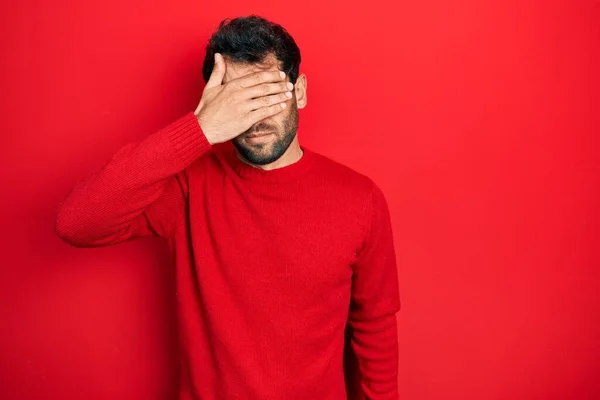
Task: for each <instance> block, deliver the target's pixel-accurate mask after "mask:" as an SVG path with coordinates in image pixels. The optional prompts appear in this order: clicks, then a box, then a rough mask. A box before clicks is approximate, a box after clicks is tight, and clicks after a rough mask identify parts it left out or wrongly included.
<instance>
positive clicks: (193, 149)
mask: <svg viewBox="0 0 600 400" xmlns="http://www.w3.org/2000/svg"><path fill="white" fill-rule="evenodd" d="M165 130H166V131H167V136H168V137H169V139H170V140H171V143H172V144H173V148H174V149H175V153H176V154H177V155H178V156H179V158H180V159H181V161H182V162H183V164H184V165H185V166H188V165H189V164H191V163H192V162H193V161H194V160H195V159H197V158H198V157H200V156H201V155H203V154H204V153H206V152H207V151H209V150H210V149H211V147H212V145H211V144H210V142H209V141H208V139H207V138H206V135H205V134H204V132H202V128H200V124H199V123H198V120H197V119H196V116H195V115H194V113H193V112H190V113H188V114H186V115H184V116H183V117H181V118H180V119H178V120H177V121H175V122H173V123H172V124H171V125H169V126H167V127H166V128H165Z"/></svg>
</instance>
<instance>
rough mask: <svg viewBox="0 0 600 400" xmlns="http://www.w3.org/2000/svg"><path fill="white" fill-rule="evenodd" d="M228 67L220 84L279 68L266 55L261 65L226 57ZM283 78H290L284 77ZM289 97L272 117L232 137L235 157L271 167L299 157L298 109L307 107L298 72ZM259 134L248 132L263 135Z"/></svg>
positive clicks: (303, 81) (258, 165)
mask: <svg viewBox="0 0 600 400" xmlns="http://www.w3.org/2000/svg"><path fill="white" fill-rule="evenodd" d="M225 64H226V66H227V69H226V72H225V77H224V79H223V83H227V82H229V81H231V80H234V79H237V78H240V77H242V76H246V75H249V74H252V73H254V72H259V71H278V70H279V66H280V63H279V62H278V60H277V59H276V58H275V56H274V55H269V56H268V57H266V58H265V60H264V61H263V63H261V64H239V63H234V62H232V61H231V60H228V59H227V57H225ZM285 80H286V81H289V78H288V77H286V79H285ZM292 94H293V96H292V98H291V99H289V100H288V101H286V103H287V108H286V109H285V110H284V111H282V112H280V113H279V114H276V115H274V116H271V117H268V118H265V119H263V120H261V121H258V122H257V123H255V124H254V125H252V127H250V128H249V129H248V130H246V131H245V132H244V133H242V134H241V135H239V136H237V137H235V138H233V139H232V142H233V144H234V146H235V148H236V150H237V153H238V157H239V158H240V160H242V161H243V162H245V163H247V164H250V165H252V166H255V167H257V168H262V169H264V170H270V169H275V168H281V167H285V166H287V165H290V164H293V163H294V162H296V161H298V160H299V159H300V158H301V157H302V149H301V148H300V144H299V141H298V135H297V134H296V133H297V129H298V109H302V108H304V107H305V106H306V76H305V75H304V74H300V75H299V77H298V79H297V80H296V84H295V85H294V89H293V91H292ZM265 132H269V134H267V135H263V136H260V137H255V138H252V137H249V135H253V134H254V135H256V134H257V133H258V134H262V133H265Z"/></svg>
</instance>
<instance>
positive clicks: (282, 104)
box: [279, 103, 287, 108]
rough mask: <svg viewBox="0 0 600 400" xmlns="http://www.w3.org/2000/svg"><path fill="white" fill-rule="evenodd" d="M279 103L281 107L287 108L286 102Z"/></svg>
mask: <svg viewBox="0 0 600 400" xmlns="http://www.w3.org/2000/svg"><path fill="white" fill-rule="evenodd" d="M279 104H281V108H286V107H287V104H285V103H279Z"/></svg>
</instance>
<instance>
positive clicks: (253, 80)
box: [231, 71, 285, 88]
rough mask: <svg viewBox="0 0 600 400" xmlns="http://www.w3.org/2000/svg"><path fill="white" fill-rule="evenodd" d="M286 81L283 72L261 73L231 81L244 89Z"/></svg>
mask: <svg viewBox="0 0 600 400" xmlns="http://www.w3.org/2000/svg"><path fill="white" fill-rule="evenodd" d="M284 79H285V72H283V71H260V72H253V73H251V74H249V75H244V76H242V77H239V78H237V79H234V80H232V81H231V83H232V84H235V85H238V86H239V87H242V88H247V87H251V86H256V85H260V84H261V83H269V82H280V81H282V80H284Z"/></svg>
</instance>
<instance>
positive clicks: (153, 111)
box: [0, 0, 600, 400]
mask: <svg viewBox="0 0 600 400" xmlns="http://www.w3.org/2000/svg"><path fill="white" fill-rule="evenodd" d="M1 8H2V9H1V12H0V15H1V16H0V29H1V31H0V43H1V48H0V50H1V55H2V63H1V65H0V77H1V80H2V85H1V87H2V89H1V90H2V100H1V103H0V105H1V109H2V119H1V121H0V124H1V125H0V128H1V130H0V157H1V163H2V164H1V166H0V177H1V188H2V195H1V196H0V202H1V203H0V221H1V223H2V227H1V228H2V230H1V235H2V240H1V242H0V243H1V245H0V246H1V256H2V257H1V259H0V265H1V267H0V293H1V295H0V296H1V298H0V324H1V330H0V397H2V398H3V399H10V400H12V399H15V400H16V399H19V400H21V399H27V400H30V399H149V400H152V399H167V398H170V397H171V396H172V394H173V390H174V382H175V377H176V369H175V367H176V362H175V360H174V359H173V350H174V344H173V343H174V340H175V332H174V331H173V328H172V326H173V316H172V306H173V302H172V289H171V287H170V283H171V275H170V271H169V268H168V261H167V260H168V258H167V256H166V254H165V249H164V247H163V245H162V243H161V242H160V241H159V240H153V239H150V240H144V241H137V242H131V243H127V244H123V245H119V246H114V247H110V248H104V249H93V250H92V249H88V250H82V249H75V248H72V247H69V246H68V245H66V244H64V243H62V242H60V240H59V239H58V238H57V237H56V236H55V234H54V231H53V222H54V213H55V210H56V208H57V206H58V204H59V202H60V200H61V199H62V197H63V196H64V195H65V194H66V193H67V191H68V190H69V189H70V187H71V186H72V185H73V184H74V183H75V181H76V180H77V179H78V178H79V177H81V176H82V175H83V174H85V173H88V172H90V171H91V170H93V169H95V168H99V167H101V166H102V165H103V163H104V162H105V161H106V160H107V159H108V157H110V155H111V154H112V153H113V152H114V151H116V150H117V149H118V148H119V147H120V146H122V145H124V144H126V143H128V142H130V141H135V140H140V139H141V138H143V137H145V135H147V134H149V133H151V132H153V131H154V130H156V129H158V128H160V127H162V126H163V125H165V124H167V123H169V122H170V121H172V120H174V119H175V118H177V117H179V116H181V115H182V114H183V113H184V112H187V111H190V110H193V109H194V107H195V106H196V104H197V102H198V100H199V96H200V93H201V90H202V87H203V82H202V79H201V74H200V71H201V63H202V59H203V54H204V46H205V44H206V40H207V39H208V36H209V34H210V33H211V32H212V31H213V29H215V28H216V26H217V24H218V22H219V21H220V20H221V19H222V18H224V17H230V16H237V15H243V14H250V13H257V14H260V15H263V16H265V17H268V18H270V19H273V20H275V21H277V22H280V23H282V24H283V25H284V26H285V27H286V28H288V30H289V31H290V32H291V33H292V35H293V36H294V37H295V38H296V40H297V42H298V44H299V45H300V47H301V49H302V51H303V63H302V68H301V69H302V72H304V73H306V74H307V76H308V99H309V101H308V107H307V108H306V109H305V110H302V111H301V114H300V119H301V123H300V131H299V134H300V138H301V142H302V143H303V144H304V145H305V146H308V147H310V148H312V149H313V150H315V151H318V152H321V153H323V154H326V155H328V156H330V157H332V158H334V159H336V160H338V161H340V162H343V163H345V164H348V165H349V166H351V167H353V168H355V169H357V170H359V171H361V172H363V173H366V174H368V175H370V176H371V177H373V179H374V180H375V181H376V182H378V183H379V184H380V186H381V187H382V188H383V190H384V191H385V193H386V196H387V198H388V201H389V203H390V208H391V213H392V218H393V224H394V229H395V241H396V247H397V253H398V261H399V266H400V280H401V281H400V284H401V290H402V300H403V309H402V311H401V312H400V313H399V315H398V316H399V328H400V331H399V332H400V333H399V335H400V336H399V340H400V352H401V353H400V357H401V363H400V377H399V380H400V390H401V393H402V399H404V400H438V399H445V400H454V399H457V400H458V399H460V400H470V399H473V400H475V399H477V400H481V399H497V400H500V399H507V400H508V399H510V400H533V399H544V400H547V399H578V400H587V399H590V400H591V399H598V398H600V381H599V380H598V377H599V376H600V272H599V266H600V245H599V241H598V237H599V235H600V225H599V222H600V221H599V220H600V218H599V211H598V210H599V206H600V204H599V199H600V196H599V194H598V192H599V187H600V186H599V183H600V182H599V176H600V168H599V164H600V163H599V160H598V157H599V156H598V151H599V146H598V145H599V140H598V133H599V131H600V116H599V115H600V112H599V107H600V95H599V93H600V85H599V83H600V81H599V72H600V58H599V53H600V52H599V49H600V3H599V2H598V1H592V0H581V1H575V0H557V1H516V0H513V1H494V2H491V1H467V0H455V1H442V0H421V1H410V2H409V1H399V2H394V1H384V0H372V1H368V2H358V3H354V4H352V3H350V2H348V3H346V2H342V1H324V0H320V1H312V0H310V1H303V2H279V3H273V2H271V1H243V0H232V1H229V2H205V1H199V0H196V1H182V0H178V1H173V2H171V3H168V2H158V1H145V2H135V1H131V0H118V1H117V0H107V1H102V2H82V1H75V0H54V1H48V0H44V1H43V0H37V1H36V0H22V1H13V2H3V3H2V5H1Z"/></svg>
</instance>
